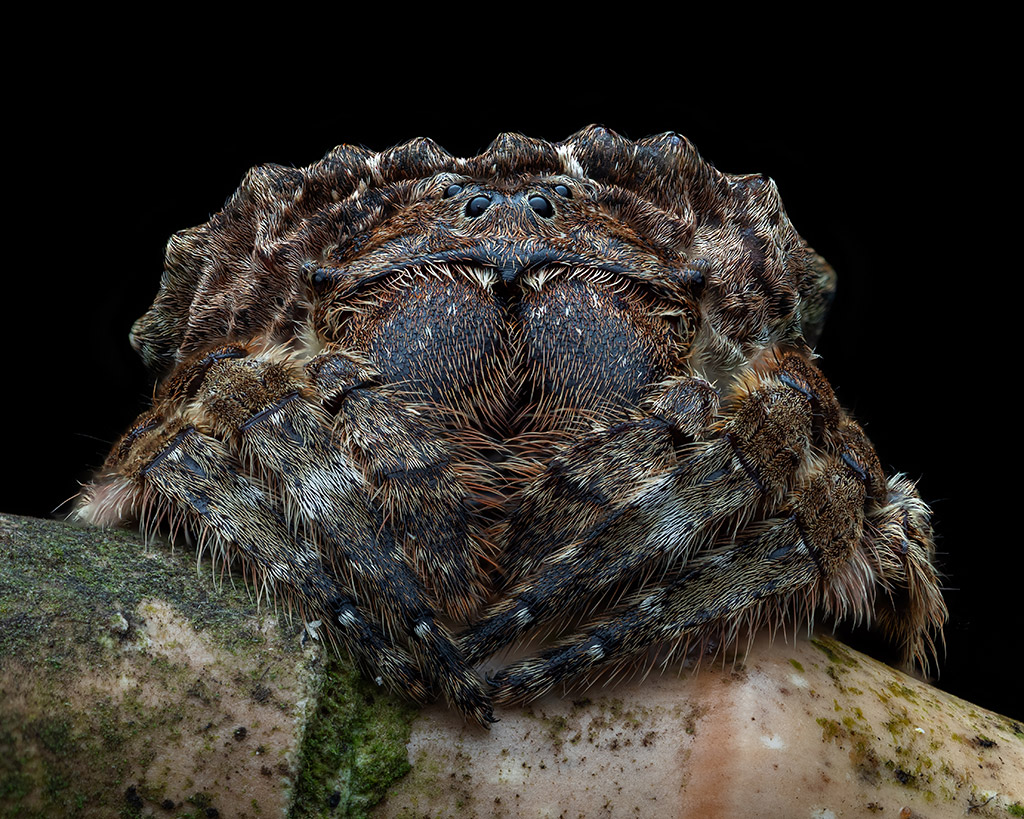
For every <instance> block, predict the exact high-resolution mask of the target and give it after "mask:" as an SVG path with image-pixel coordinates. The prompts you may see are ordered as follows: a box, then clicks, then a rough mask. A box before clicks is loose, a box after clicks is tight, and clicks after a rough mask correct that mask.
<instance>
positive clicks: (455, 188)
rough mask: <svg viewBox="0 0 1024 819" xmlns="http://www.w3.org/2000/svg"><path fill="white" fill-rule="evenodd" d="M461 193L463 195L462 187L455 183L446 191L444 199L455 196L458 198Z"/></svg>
mask: <svg viewBox="0 0 1024 819" xmlns="http://www.w3.org/2000/svg"><path fill="white" fill-rule="evenodd" d="M460 193H462V185H460V184H459V183H458V182H453V183H452V184H451V185H449V186H448V187H447V188H445V189H444V198H445V199H451V198H452V197H453V196H458V195H459V194H460Z"/></svg>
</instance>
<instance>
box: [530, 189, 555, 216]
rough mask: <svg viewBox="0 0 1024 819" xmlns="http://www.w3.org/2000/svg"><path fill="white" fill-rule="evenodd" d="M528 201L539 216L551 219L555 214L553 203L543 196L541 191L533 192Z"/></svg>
mask: <svg viewBox="0 0 1024 819" xmlns="http://www.w3.org/2000/svg"><path fill="white" fill-rule="evenodd" d="M528 201H529V205H530V208H531V209H532V210H533V211H534V213H536V214H537V215H538V216H543V217H544V218H545V219H550V218H551V217H552V216H554V215H555V209H554V208H553V207H551V203H550V202H549V201H548V200H547V199H546V198H545V197H543V196H541V195H540V194H539V193H535V194H533V196H531V197H530V198H529V200H528Z"/></svg>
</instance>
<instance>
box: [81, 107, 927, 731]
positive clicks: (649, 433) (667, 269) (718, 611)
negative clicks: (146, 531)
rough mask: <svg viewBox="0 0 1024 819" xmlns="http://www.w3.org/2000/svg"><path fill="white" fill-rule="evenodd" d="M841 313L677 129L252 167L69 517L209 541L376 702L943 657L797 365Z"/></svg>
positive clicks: (783, 229) (746, 198)
mask: <svg viewBox="0 0 1024 819" xmlns="http://www.w3.org/2000/svg"><path fill="white" fill-rule="evenodd" d="M834 285H835V279H834V275H833V273H832V271H831V269H830V268H829V267H828V265H827V264H826V263H825V262H824V260H823V259H822V258H821V257H820V256H818V255H817V254H816V253H815V252H814V251H813V250H812V249H811V248H809V247H808V246H807V245H806V243H805V242H804V241H803V240H802V239H801V238H800V236H799V235H798V234H797V233H796V231H795V230H794V229H793V227H792V225H791V224H790V222H789V220H788V218H787V216H786V214H785V211H784V210H783V208H782V205H781V202H780V201H779V197H778V193H777V191H776V189H775V185H774V183H773V182H772V181H771V180H770V179H767V178H765V177H763V176H758V175H750V176H732V175H728V174H724V173H721V172H719V171H718V170H716V169H715V168H713V167H711V166H710V165H709V164H707V163H706V162H704V161H703V160H702V159H701V157H700V156H699V155H698V154H697V152H696V151H695V150H694V148H693V147H692V146H691V145H690V143H689V142H687V141H686V140H685V139H683V138H681V137H679V136H677V135H675V134H665V135H661V136H657V137H651V138H648V139H643V140H640V141H637V142H632V141H629V140H626V139H623V138H621V137H619V136H617V135H616V134H614V133H612V132H610V131H608V130H606V129H603V128H596V127H592V128H588V129H585V130H584V131H581V132H580V133H578V134H575V135H574V136H572V137H570V138H569V139H567V140H566V141H565V142H562V143H549V142H545V141H541V140H534V139H530V138H527V137H524V136H521V135H517V134H505V135H502V136H500V137H498V138H497V139H496V140H495V141H494V142H493V143H492V144H491V146H490V147H489V148H488V149H487V151H485V152H484V153H482V154H480V155H479V156H475V157H469V158H457V157H453V156H450V155H449V154H447V153H446V152H445V151H444V150H443V149H441V148H440V147H438V146H437V145H435V144H434V143H433V142H431V141H430V140H426V139H419V140H414V141H412V142H409V143H406V144H404V145H399V146H397V147H395V148H392V149H391V150H388V151H385V152H383V153H371V152H369V151H366V150H363V149H358V148H353V147H351V146H341V147H339V148H336V149H335V150H334V151H332V152H331V153H330V154H328V155H327V156H326V157H324V158H323V159H322V160H321V161H320V162H317V163H315V164H313V165H310V166H309V167H307V168H300V169H294V168H284V167H279V166H262V167H259V168H255V169H253V170H252V171H250V172H249V174H248V175H247V176H246V178H245V179H244V180H243V182H242V185H241V187H240V188H239V190H238V191H237V192H236V193H235V194H234V196H233V197H231V199H229V200H228V202H227V203H226V204H225V206H224V208H223V210H221V211H220V212H219V213H217V214H216V215H214V216H213V218H211V220H210V221H209V222H208V223H206V224H204V225H201V226H199V227H196V228H192V229H190V230H186V231H182V232H181V233H178V234H176V235H175V236H173V237H172V238H171V240H170V242H169V243H168V247H167V254H166V265H165V272H164V276H163V279H162V281H161V285H160V290H159V292H158V294H157V297H156V300H155V302H154V304H153V306H152V307H151V308H150V310H149V311H148V312H147V313H146V314H145V315H144V316H143V317H142V318H141V319H139V321H138V322H137V323H136V324H135V327H134V328H133V331H132V343H133V345H134V346H135V348H136V349H137V350H138V351H139V353H140V354H141V355H142V357H143V359H144V360H145V361H146V363H147V364H148V365H149V366H150V367H152V368H153V369H154V370H156V371H157V372H158V373H159V374H160V375H161V378H162V380H161V384H160V386H159V388H158V391H157V393H156V398H155V401H154V405H153V408H152V410H151V411H149V412H147V413H146V414H145V415H144V416H143V417H142V418H140V419H139V420H138V421H137V422H136V423H135V425H133V427H132V429H131V430H130V431H129V432H128V433H126V435H125V436H124V437H123V438H122V440H121V441H120V442H119V443H118V444H117V445H116V446H115V447H114V449H113V451H112V452H111V455H110V458H109V459H108V461H107V464H106V465H105V467H104V469H103V471H102V472H101V473H100V474H99V475H98V476H97V478H96V480H95V482H94V483H93V484H92V485H91V486H90V487H88V488H87V489H86V490H85V492H84V493H83V496H82V498H81V501H80V504H79V510H78V514H79V515H80V516H81V517H82V518H84V519H86V520H89V521H91V522H94V523H99V524H113V523H121V522H124V521H129V520H141V521H142V522H143V525H149V526H153V525H156V524H157V523H159V522H160V521H163V520H166V521H168V522H169V524H170V526H171V528H172V530H177V529H179V528H181V527H187V528H189V529H192V530H195V531H196V532H197V533H198V535H199V538H200V542H201V543H202V544H203V545H205V546H207V547H209V548H210V549H211V550H212V552H213V554H214V555H215V557H217V558H219V559H223V560H226V561H229V562H230V561H233V560H235V559H238V560H239V561H240V562H241V564H242V566H243V569H244V570H245V571H246V572H247V573H248V574H249V575H250V576H251V577H252V579H253V581H254V583H255V584H256V585H257V587H258V588H259V589H260V590H261V592H265V593H266V594H268V595H272V596H275V597H282V598H284V599H286V600H288V601H289V602H290V603H293V604H295V605H296V606H297V607H298V608H299V610H300V611H301V613H302V616H304V617H306V618H307V620H308V621H310V622H311V623H324V624H325V633H326V634H328V635H330V637H331V639H333V640H336V641H337V642H338V643H340V644H341V645H342V646H344V647H345V648H346V649H347V650H348V651H349V652H350V653H351V654H352V656H353V657H354V659H355V660H356V661H357V662H358V663H359V664H360V665H361V666H362V667H363V668H364V669H365V670H366V671H367V673H369V674H370V675H371V676H372V677H374V678H375V679H377V680H378V681H379V682H381V683H382V684H388V685H391V686H393V687H395V688H397V689H399V690H402V691H404V692H406V693H407V694H409V695H411V696H413V697H415V698H419V699H423V698H426V697H429V696H432V695H434V694H441V695H443V696H445V697H447V698H448V699H449V700H450V701H451V702H452V703H453V704H454V705H455V706H456V707H458V708H460V709H462V710H463V711H464V712H465V713H466V714H467V715H469V716H470V717H472V718H474V719H476V720H477V721H479V722H480V723H481V724H487V723H488V722H489V721H490V720H491V719H492V717H491V705H490V703H491V701H494V700H497V701H499V702H510V701H518V700H525V699H530V698H533V697H535V696H538V695H540V694H542V693H543V692H545V691H547V690H548V689H550V688H551V687H552V686H554V685H556V684H560V683H571V682H573V681H574V680H577V679H582V678H586V677H588V676H591V675H593V674H594V673H600V672H601V671H602V670H603V669H606V668H613V669H614V668H621V667H623V665H624V664H629V663H633V664H634V665H635V660H636V659H637V658H638V657H640V656H643V655H647V654H648V653H649V651H650V650H651V649H652V648H657V647H659V646H665V647H667V648H669V649H670V652H669V653H670V654H671V653H672V652H673V650H675V649H678V650H680V651H682V650H683V649H684V648H685V647H686V646H688V645H690V644H691V643H692V644H705V643H707V642H708V641H710V640H716V641H717V640H722V639H725V640H726V641H729V640H732V639H734V638H735V637H736V636H737V635H738V633H739V632H740V630H741V629H743V628H745V627H747V626H751V627H757V626H759V625H762V624H767V625H769V626H771V627H776V626H778V625H779V624H781V623H782V622H784V621H786V620H792V619H805V620H809V619H811V618H812V617H813V616H814V615H815V612H824V613H826V614H829V615H832V616H834V617H837V618H843V617H847V618H854V619H858V618H865V619H870V618H872V617H874V618H875V619H877V621H878V622H880V623H881V624H882V626H883V628H884V629H885V630H886V631H887V632H888V633H889V634H890V635H892V636H893V637H894V638H895V639H897V640H898V641H900V643H901V644H902V647H903V649H904V654H905V657H906V659H907V660H908V661H918V662H924V661H925V660H926V655H927V654H928V653H932V652H933V651H934V647H933V642H932V641H933V638H934V636H935V635H937V634H939V633H940V629H941V626H942V623H943V622H944V620H945V617H946V610H945V606H944V604H943V602H942V598H941V595H940V593H939V591H938V580H937V577H936V572H935V569H934V566H933V555H934V547H933V545H932V542H931V531H930V526H929V522H928V515H929V513H928V509H927V507H926V506H925V505H924V503H922V502H921V500H920V499H919V498H918V497H917V495H916V493H915V492H914V489H913V487H912V486H911V485H910V484H909V483H908V482H907V481H906V480H905V479H904V478H902V477H900V476H895V477H887V476H886V475H885V474H884V473H883V472H882V470H881V468H880V466H879V464H878V459H877V457H876V456H875V453H874V450H873V448H872V447H871V444H870V443H869V442H868V440H867V439H866V438H865V436H864V434H863V432H862V431H861V429H860V427H859V426H857V424H856V423H855V422H854V421H853V420H851V419H850V418H849V417H848V416H847V415H846V413H845V412H844V411H843V410H842V408H841V407H840V406H839V405H838V403H837V402H836V399H835V396H834V395H833V392H832V389H831V387H830V386H829V384H828V382H827V380H826V379H825V378H824V376H823V375H822V373H821V372H820V370H819V369H818V368H817V366H816V365H815V364H814V361H813V359H814V356H813V353H812V352H811V346H812V345H813V343H814V341H815V340H816V338H817V335H818V333H819V332H820V329H821V325H822V322H823V321H824V317H825V313H826V311H827V309H828V305H829V302H830V300H831V295H832V292H833V290H834ZM583 616H586V617H589V618H591V619H590V620H588V621H586V624H585V626H584V627H583V631H582V632H580V633H578V634H575V635H570V636H563V638H562V639H561V640H560V641H559V642H558V643H557V644H556V645H554V646H553V647H551V648H549V649H546V650H545V651H543V652H542V653H541V654H539V655H537V656H534V657H530V658H528V659H526V660H522V661H519V662H517V663H514V664H512V665H510V666H508V667H506V668H504V669H502V670H501V671H500V672H498V674H497V675H496V676H495V677H494V678H492V679H491V680H489V681H487V682H486V683H485V682H484V681H483V680H482V679H481V678H480V677H479V676H478V675H477V674H476V672H475V671H474V670H473V665H474V664H475V663H477V662H479V661H480V660H483V659H484V658H486V657H488V656H490V655H492V654H494V653H496V652H498V651H500V650H501V649H503V648H504V647H506V646H507V645H508V644H509V643H511V642H513V641H516V640H519V639H520V638H524V637H527V636H528V635H530V634H531V633H533V632H534V631H535V630H537V629H538V628H540V629H555V630H558V629H559V628H561V627H564V626H565V624H567V623H571V622H574V621H575V622H578V621H579V620H580V618H581V617H583ZM442 618H444V620H445V621H444V622H443V621H442ZM451 622H455V623H463V624H468V625H467V628H466V630H465V631H464V633H463V634H462V635H460V636H456V635H455V634H454V633H453V632H452V630H451V626H450V625H449V624H447V623H451ZM312 628H314V627H313V626H311V629H312ZM314 630H315V629H314Z"/></svg>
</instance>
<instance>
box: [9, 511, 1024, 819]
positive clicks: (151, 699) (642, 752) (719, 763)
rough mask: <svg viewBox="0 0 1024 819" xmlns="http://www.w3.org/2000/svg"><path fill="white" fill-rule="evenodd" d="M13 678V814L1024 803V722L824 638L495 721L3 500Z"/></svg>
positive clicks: (177, 566)
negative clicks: (397, 688)
mask: <svg viewBox="0 0 1024 819" xmlns="http://www.w3.org/2000/svg"><path fill="white" fill-rule="evenodd" d="M201 574H203V575H207V574H208V572H207V570H206V569H205V568H202V569H201ZM0 692H2V696H0V816H2V817H8V816H19V817H22V816H24V817H32V816H47V817H49V816H83V817H84V816H100V817H106V816H146V815H154V816H174V817H186V816H194V817H201V816H202V817H207V816H219V817H255V816H260V817H265V816H287V815H291V816H331V817H336V816H362V815H380V816H404V817H419V816H430V817H435V816H453V817H455V816H459V817H462V816H510V817H511V816H539V815H550V816H558V815H565V816H648V815H657V816H680V817H686V816H701V817H714V816H763V817H804V816H806V817H821V818H823V817H840V816H873V815H878V816H881V817H883V819H884V817H901V819H905V817H913V816H920V817H944V816H949V817H953V816H964V815H971V816H992V817H1007V816H1019V815H1024V807H1022V804H1024V726H1022V725H1021V723H1020V722H1018V721H1015V720H1013V719H1009V718H1006V717H1002V716H1000V715H997V714H994V713H992V712H989V711H986V710H984V709H981V708H977V707H975V706H973V705H971V704H970V703H966V702H964V701H963V700H959V699H957V698H956V697H952V696H950V695H948V694H945V693H943V692H941V691H939V690H937V689H935V688H933V687H931V686H928V685H926V684H924V683H921V682H919V681H917V680H914V679H911V678H909V677H907V676H906V675H904V674H901V673H900V672H897V671H894V670H893V669H891V668H889V667H888V666H885V665H883V664H881V663H878V662H876V661H874V660H872V659H870V658H868V657H866V656H864V655H863V654H860V653H858V652H855V651H853V650H851V649H848V648H847V647H845V646H843V645H841V644H840V643H838V642H836V641H835V640H832V639H830V638H825V637H816V638H814V639H813V640H807V639H798V640H795V641H794V640H793V639H792V638H790V640H789V641H788V642H787V641H785V640H783V639H782V638H781V637H780V638H778V639H776V640H775V642H774V643H772V644H769V643H768V641H767V640H765V639H761V640H759V641H757V642H756V643H755V645H754V646H753V648H752V650H751V652H750V653H749V654H748V655H747V657H746V658H745V659H744V660H742V661H738V662H736V663H735V664H728V665H726V666H724V667H723V666H722V665H721V664H719V665H715V666H710V667H705V668H703V669H702V670H701V671H700V672H699V673H697V674H690V673H684V674H683V675H681V676H676V675H674V674H669V675H664V676H657V675H650V676H648V677H647V679H646V680H643V681H640V680H636V681H633V682H628V683H623V684H622V685H619V686H618V687H615V688H613V689H610V690H607V691H606V690H600V691H598V690H596V689H591V690H590V691H588V692H586V693H585V694H577V695H570V696H567V697H563V698H558V697H547V698H545V699H542V700H540V701H539V702H538V703H535V704H534V705H533V706H532V707H530V708H523V709H502V710H500V711H499V712H498V714H497V715H498V716H499V717H500V718H501V721H500V722H499V723H497V724H496V725H495V726H494V727H493V728H492V730H491V731H490V732H485V731H483V730H481V729H479V728H478V727H476V726H473V725H469V724H467V723H465V722H464V721H463V719H462V718H461V716H459V715H457V714H456V713H454V712H453V711H451V710H450V709H449V708H447V707H446V706H444V705H438V706H432V707H430V708H427V709H424V710H423V711H421V712H419V713H418V714H417V712H416V711H414V710H413V709H411V708H409V707H408V706H406V705H405V704H403V703H401V702H398V701H396V700H395V699H394V698H392V697H389V696H385V695H383V694H381V693H380V692H379V691H378V690H377V689H375V688H374V687H373V686H372V684H369V683H366V682H365V681H363V680H361V679H360V678H359V677H358V675H354V674H352V673H350V671H349V669H347V667H346V666H345V664H344V663H341V662H337V661H334V660H332V659H330V658H325V655H324V653H323V652H322V650H321V649H320V647H319V646H318V644H311V643H309V642H306V643H305V644H304V643H303V641H302V640H301V630H300V628H299V627H298V626H297V625H296V624H294V623H289V621H288V620H287V618H283V617H282V618H278V617H277V616H276V615H274V614H272V613H267V612H259V611H257V610H256V608H255V607H254V606H253V605H252V604H251V602H250V600H249V597H248V595H247V593H246V592H245V590H244V589H243V588H241V586H240V585H239V587H237V588H235V587H233V586H232V585H231V584H230V582H227V581H225V582H224V583H223V584H222V585H221V587H220V588H217V587H216V585H215V584H214V583H213V582H212V580H211V579H210V578H209V577H208V576H202V577H199V578H197V577H196V569H195V562H194V558H193V556H192V554H191V553H190V552H189V550H188V549H179V550H177V552H176V553H173V554H172V553H171V551H170V550H169V549H167V548H166V547H163V546H160V545H157V546H153V547H149V548H147V547H144V546H143V545H142V544H141V542H140V541H139V538H138V535H137V534H135V533H130V532H111V531H100V530H96V529H82V528H78V527H74V526H69V525H66V524H63V523H59V522H54V521H40V520H34V519H28V518H20V517H15V516H5V515H0Z"/></svg>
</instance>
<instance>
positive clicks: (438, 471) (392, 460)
mask: <svg viewBox="0 0 1024 819" xmlns="http://www.w3.org/2000/svg"><path fill="white" fill-rule="evenodd" d="M306 371H307V373H308V374H309V377H310V379H311V381H312V383H313V384H314V385H315V386H316V388H317V390H318V391H319V393H320V395H321V400H322V401H323V402H324V403H325V404H327V405H328V406H331V407H336V418H337V420H336V423H335V429H336V431H337V432H338V434H339V435H341V436H343V437H345V438H346V439H347V441H348V442H349V445H350V446H349V449H350V450H352V451H354V452H356V453H357V457H358V458H359V460H360V462H361V466H362V468H363V472H364V473H365V474H366V475H367V476H368V477H369V480H370V482H371V484H372V485H373V486H374V497H375V501H376V502H377V504H378V506H379V507H380V508H381V510H382V512H383V514H384V517H385V519H386V521H387V523H388V527H389V529H390V530H391V531H392V532H394V534H395V538H396V539H397V540H398V541H399V542H400V543H402V544H404V547H405V552H406V554H407V555H408V557H409V559H410V560H412V562H413V565H414V567H415V569H416V573H417V574H418V575H419V577H420V578H421V579H422V581H423V582H424V584H425V585H426V587H427V591H428V593H430V595H431V596H432V598H433V599H434V600H435V601H436V604H437V605H438V606H439V607H440V608H441V609H443V610H444V612H445V613H446V614H447V615H448V616H450V617H452V618H454V619H456V620H459V621H465V620H468V619H469V618H470V617H472V616H473V615H474V614H475V613H476V612H477V610H478V609H479V608H480V606H481V605H482V603H483V600H484V598H485V595H486V589H485V587H484V583H483V577H484V572H483V570H482V568H481V563H482V561H484V560H485V559H487V558H486V553H487V547H486V545H485V541H484V538H483V537H482V535H481V534H480V533H479V532H478V531H476V530H475V529H474V527H473V525H472V523H471V521H470V517H469V513H468V509H467V506H468V497H469V495H470V492H469V489H468V488H467V486H466V485H465V480H464V475H463V474H461V473H460V472H459V471H458V470H457V468H456V464H455V460H456V459H455V456H454V453H453V452H452V448H451V446H450V445H449V444H448V443H447V439H446V437H445V436H444V435H442V434H441V433H440V432H439V431H438V430H436V429H434V428H432V427H431V425H430V422H429V419H428V418H424V417H423V415H422V414H420V413H419V412H417V411H416V410H414V409H412V408H411V407H410V406H409V405H408V404H407V402H405V401H404V400H403V398H402V397H401V396H400V395H399V394H396V392H394V391H392V390H389V389H387V388H385V387H382V386H381V385H379V384H378V383H377V380H376V374H375V373H374V372H373V370H372V369H371V368H370V367H368V366H367V364H366V363H364V362H361V361H359V360H357V359H355V358H353V357H352V356H349V355H347V354H346V353H344V352H342V351H336V350H335V351H330V352H326V353H324V354H322V355H319V356H317V357H316V358H314V359H313V360H312V361H310V362H309V364H307V365H306ZM442 521H443V524H440V525H439V522H442Z"/></svg>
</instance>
